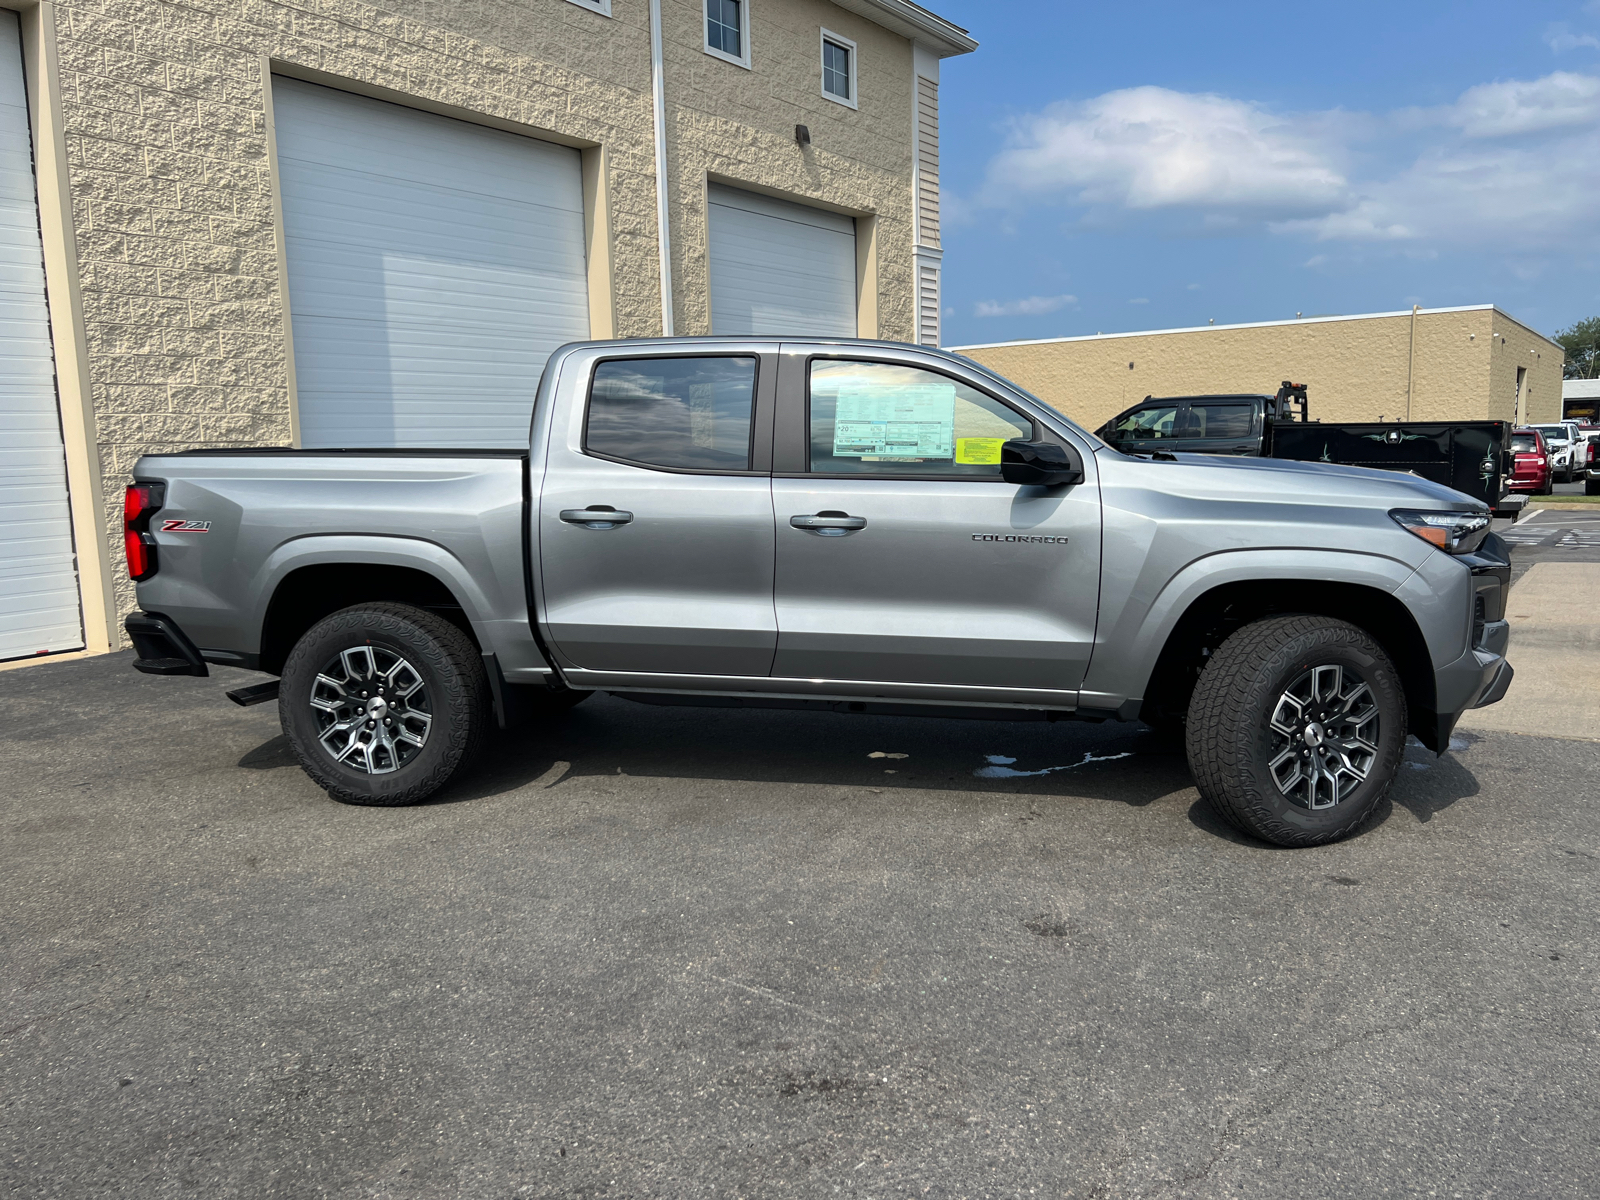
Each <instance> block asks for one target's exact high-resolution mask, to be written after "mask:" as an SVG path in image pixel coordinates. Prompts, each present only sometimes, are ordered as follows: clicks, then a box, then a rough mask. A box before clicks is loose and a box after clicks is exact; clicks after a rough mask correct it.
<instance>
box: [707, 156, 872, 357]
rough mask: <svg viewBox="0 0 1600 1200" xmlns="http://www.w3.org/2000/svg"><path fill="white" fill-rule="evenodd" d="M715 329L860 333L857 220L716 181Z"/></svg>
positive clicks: (713, 197) (798, 333) (797, 333)
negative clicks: (858, 320) (857, 315)
mask: <svg viewBox="0 0 1600 1200" xmlns="http://www.w3.org/2000/svg"><path fill="white" fill-rule="evenodd" d="M710 222H711V332H712V333H715V334H747V333H755V334H777V335H781V336H806V335H810V336H817V337H855V336H856V330H857V324H856V223H855V221H854V219H852V218H850V217H845V216H841V215H839V214H838V213H831V212H826V211H824V210H822V209H820V208H809V207H807V206H806V205H803V204H792V203H790V202H789V201H787V200H778V199H775V198H773V197H771V196H760V195H757V194H756V193H754V192H745V191H740V190H738V189H736V188H730V187H721V186H718V185H715V184H713V185H712V187H711V214H710Z"/></svg>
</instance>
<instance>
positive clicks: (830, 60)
mask: <svg viewBox="0 0 1600 1200" xmlns="http://www.w3.org/2000/svg"><path fill="white" fill-rule="evenodd" d="M822 94H823V95H824V96H826V97H827V98H828V99H829V100H837V101H838V102H839V103H840V104H845V105H848V106H849V107H851V108H855V107H856V44H855V43H854V42H852V41H851V40H850V39H849V38H847V37H840V36H839V35H838V34H837V33H831V32H829V31H828V30H826V29H824V30H823V31H822Z"/></svg>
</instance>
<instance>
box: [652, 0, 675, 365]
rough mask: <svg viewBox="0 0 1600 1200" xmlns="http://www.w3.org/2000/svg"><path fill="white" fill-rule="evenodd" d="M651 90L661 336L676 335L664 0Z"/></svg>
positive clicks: (655, 28)
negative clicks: (673, 311) (673, 318)
mask: <svg viewBox="0 0 1600 1200" xmlns="http://www.w3.org/2000/svg"><path fill="white" fill-rule="evenodd" d="M650 90H651V94H652V100H653V101H654V107H655V124H656V227H657V231H658V235H659V236H658V238H657V242H658V243H659V245H660V248H661V336H662V337H671V336H672V235H671V233H670V232H669V226H668V222H669V218H668V205H667V85H666V69H665V67H664V66H663V63H662V56H661V0H650Z"/></svg>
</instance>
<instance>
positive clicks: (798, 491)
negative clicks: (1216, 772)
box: [772, 354, 1100, 692]
mask: <svg viewBox="0 0 1600 1200" xmlns="http://www.w3.org/2000/svg"><path fill="white" fill-rule="evenodd" d="M786 364H792V365H786V379H785V383H784V387H783V390H784V393H785V394H784V395H783V396H782V397H781V398H780V404H781V405H783V406H785V408H786V410H787V415H785V410H780V420H779V446H778V454H779V456H780V457H779V459H778V460H777V466H778V469H777V470H776V471H775V473H774V479H773V505H774V511H775V514H776V516H777V550H778V555H777V578H776V581H775V584H776V596H777V613H778V653H777V657H776V659H775V661H774V664H773V668H772V673H773V675H774V676H778V677H786V678H802V679H836V680H851V681H880V682H885V683H891V684H896V685H928V686H930V687H967V688H971V687H995V688H1026V689H1033V690H1050V691H1059V692H1066V691H1076V690H1077V689H1078V688H1079V686H1080V685H1081V683H1082V681H1083V676H1084V672H1085V670H1086V669H1087V667H1088V663H1089V653H1090V649H1091V647H1092V645H1093V642H1094V630H1095V614H1096V608H1097V604H1098V600H1099V586H1100V501H1099V488H1098V484H1097V481H1096V475H1095V466H1094V462H1093V458H1094V456H1093V454H1085V455H1084V456H1083V457H1084V458H1085V460H1087V461H1086V462H1085V470H1086V472H1087V476H1088V477H1087V478H1086V480H1085V481H1084V482H1083V483H1081V484H1077V485H1073V486H1070V487H1055V488H1042V487H1023V486H1019V485H1016V484H1008V483H1006V482H1004V481H1003V480H1002V479H1001V477H1000V446H1001V443H1002V442H1004V441H1006V440H1007V439H1010V438H1019V437H1020V438H1026V439H1029V440H1034V439H1036V438H1038V437H1053V436H1056V435H1052V434H1049V433H1048V431H1046V430H1045V429H1044V428H1043V427H1042V426H1041V425H1040V424H1039V423H1038V422H1036V421H1034V420H1033V419H1032V418H1031V417H1030V416H1028V415H1027V414H1026V413H1024V412H1022V411H1020V410H1019V409H1018V408H1017V407H1015V406H1013V405H1012V404H1010V403H1008V402H1006V401H1004V400H1001V399H999V398H997V397H996V396H993V395H990V394H988V393H987V392H985V391H982V390H980V389H979V388H977V387H976V386H973V385H972V384H970V383H968V382H966V381H963V380H960V379H957V378H955V377H954V376H953V375H947V374H944V373H942V372H940V371H937V370H933V369H929V368H925V367H920V366H912V365H908V364H904V363H896V362H890V361H868V360H866V359H864V358H855V357H813V358H810V359H809V361H807V360H806V358H805V356H804V355H802V354H795V355H793V356H787V355H786ZM791 379H792V380H793V384H792V386H791V384H790V382H789V381H790V380H791ZM786 439H787V442H788V444H787V445H786V444H785V442H786ZM785 468H788V469H785Z"/></svg>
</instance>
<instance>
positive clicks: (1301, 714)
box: [1185, 615, 1406, 846]
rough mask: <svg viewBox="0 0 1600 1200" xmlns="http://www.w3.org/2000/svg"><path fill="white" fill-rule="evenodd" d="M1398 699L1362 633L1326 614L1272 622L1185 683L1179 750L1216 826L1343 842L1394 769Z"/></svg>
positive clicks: (1308, 841) (1252, 629) (1401, 697)
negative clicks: (1187, 697) (1190, 691)
mask: <svg viewBox="0 0 1600 1200" xmlns="http://www.w3.org/2000/svg"><path fill="white" fill-rule="evenodd" d="M1405 731H1406V699H1405V692H1404V690H1403V689H1402V688H1401V686H1400V677H1399V673H1398V672H1397V671H1396V670H1395V667H1394V663H1393V662H1391V661H1390V659H1389V656H1388V655H1387V654H1385V653H1384V651H1383V648H1382V647H1381V646H1379V645H1378V643H1377V642H1376V641H1374V640H1373V639H1372V637H1370V636H1369V635H1368V634H1367V633H1366V632H1364V631H1363V630H1361V629H1358V628H1357V627H1356V626H1354V625H1351V624H1349V623H1347V622H1345V621H1336V620H1333V619H1332V618H1329V617H1318V616H1309V615H1307V616H1290V617H1271V618H1268V619H1266V620H1261V621H1257V622H1255V623H1254V624H1251V625H1247V626H1245V627H1244V628H1243V629H1240V630H1239V631H1238V632H1236V633H1234V634H1233V635H1232V636H1231V637H1229V638H1228V639H1227V640H1226V641H1225V642H1223V643H1222V645H1221V646H1220V647H1218V649H1217V650H1216V652H1215V653H1214V654H1213V655H1212V656H1211V659H1210V661H1209V662H1208V663H1207V664H1206V668H1205V670H1204V671H1202V672H1201V674H1200V679H1199V681H1198V682H1197V683H1196V685H1195V689H1194V696H1193V698H1192V700H1191V701H1190V705H1189V720H1188V728H1187V733H1186V738H1185V749H1186V750H1187V752H1188V757H1189V769H1190V771H1191V772H1192V773H1193V775H1194V779H1195V783H1196V785H1197V786H1198V787H1199V789H1200V794H1201V796H1203V797H1204V798H1205V799H1206V801H1207V802H1208V803H1209V804H1210V805H1211V807H1212V808H1213V809H1215V810H1216V811H1217V813H1218V814H1220V815H1221V816H1222V817H1223V818H1224V819H1225V820H1226V821H1228V822H1229V823H1230V824H1232V825H1234V826H1235V827H1237V828H1239V829H1242V830H1244V831H1245V832H1247V833H1251V834H1254V835H1255V836H1256V837H1259V838H1261V839H1262V840H1264V841H1268V842H1274V843H1276V844H1277V845H1280V846H1316V845H1321V844H1323V843H1325V842H1332V841H1337V840H1338V839H1340V838H1344V837H1348V836H1350V835H1351V834H1352V833H1355V832H1356V831H1357V830H1359V829H1360V828H1361V826H1362V825H1363V824H1364V823H1365V822H1366V821H1367V819H1368V818H1369V817H1370V816H1371V815H1372V812H1373V810H1374V809H1375V808H1376V807H1377V805H1378V801H1379V800H1381V799H1382V798H1383V794H1384V793H1385V792H1386V791H1388V789H1389V785H1390V783H1392V782H1393V780H1394V777H1395V773H1396V771H1398V769H1399V766H1400V756H1401V753H1402V751H1403V749H1404V746H1405Z"/></svg>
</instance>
